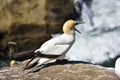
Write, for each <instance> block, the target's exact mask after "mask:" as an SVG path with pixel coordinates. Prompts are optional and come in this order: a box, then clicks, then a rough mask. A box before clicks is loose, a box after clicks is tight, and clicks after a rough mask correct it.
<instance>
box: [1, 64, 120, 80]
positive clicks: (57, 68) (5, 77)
mask: <svg viewBox="0 0 120 80" xmlns="http://www.w3.org/2000/svg"><path fill="white" fill-rule="evenodd" d="M22 68H23V63H22V65H21V64H19V65H16V66H14V67H11V68H9V67H5V68H2V69H1V70H0V73H1V74H0V79H2V80H10V79H11V80H15V79H16V80H18V79H20V80H33V79H35V80H119V78H118V77H117V76H116V75H115V73H113V72H112V71H109V70H107V69H106V68H104V67H101V66H98V65H92V64H65V65H59V64H57V65H51V66H49V67H46V68H43V69H42V70H41V71H39V72H36V73H29V74H26V72H27V71H23V70H22Z"/></svg>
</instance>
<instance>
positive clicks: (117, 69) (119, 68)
mask: <svg viewBox="0 0 120 80" xmlns="http://www.w3.org/2000/svg"><path fill="white" fill-rule="evenodd" d="M115 73H116V74H117V76H118V77H119V78H120V58H118V59H117V60H116V63H115Z"/></svg>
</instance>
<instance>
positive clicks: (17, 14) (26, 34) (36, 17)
mask: <svg viewBox="0 0 120 80" xmlns="http://www.w3.org/2000/svg"><path fill="white" fill-rule="evenodd" d="M74 18H75V11H74V6H73V2H72V0H59V1H58V0H0V54H1V55H0V56H2V57H5V56H6V55H7V54H8V52H7V51H8V48H7V43H8V41H14V42H16V43H17V51H18V52H20V51H23V50H29V49H36V48H38V47H40V45H41V44H42V43H43V42H45V41H46V40H48V39H50V34H51V33H56V32H61V30H62V25H63V23H64V22H65V21H66V20H67V19H74Z"/></svg>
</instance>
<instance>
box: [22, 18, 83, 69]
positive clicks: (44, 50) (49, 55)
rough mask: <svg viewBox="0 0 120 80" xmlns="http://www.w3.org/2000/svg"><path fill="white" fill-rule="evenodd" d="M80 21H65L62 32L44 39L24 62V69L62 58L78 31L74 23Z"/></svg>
mask: <svg viewBox="0 0 120 80" xmlns="http://www.w3.org/2000/svg"><path fill="white" fill-rule="evenodd" d="M81 23H83V22H78V21H74V20H68V21H66V22H65V23H64V25H63V34H62V35H60V36H57V37H55V38H52V39H50V40H48V41H46V42H45V43H43V45H42V46H41V47H40V48H39V49H37V50H35V52H34V53H35V56H34V57H33V58H32V59H31V60H30V61H29V62H28V63H27V64H26V67H25V69H29V68H31V66H32V67H33V65H42V64H46V63H49V62H51V61H55V60H59V59H64V58H65V55H66V53H67V52H68V50H69V49H70V48H71V46H72V45H73V43H74V41H75V31H77V32H79V31H78V30H77V29H76V28H75V25H76V24H81ZM79 33H80V32H79ZM30 64H31V65H30ZM28 65H29V66H28ZM25 69H24V70H25Z"/></svg>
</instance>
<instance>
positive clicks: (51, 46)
mask: <svg viewBox="0 0 120 80" xmlns="http://www.w3.org/2000/svg"><path fill="white" fill-rule="evenodd" d="M73 42H74V36H73V34H65V33H64V34H62V35H61V36H59V37H55V38H52V39H50V40H48V41H46V42H45V43H44V44H43V45H42V46H41V47H40V48H39V49H37V50H36V51H35V52H38V51H39V52H42V54H50V55H61V54H64V53H66V52H67V50H68V49H69V48H70V46H72V44H73Z"/></svg>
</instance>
